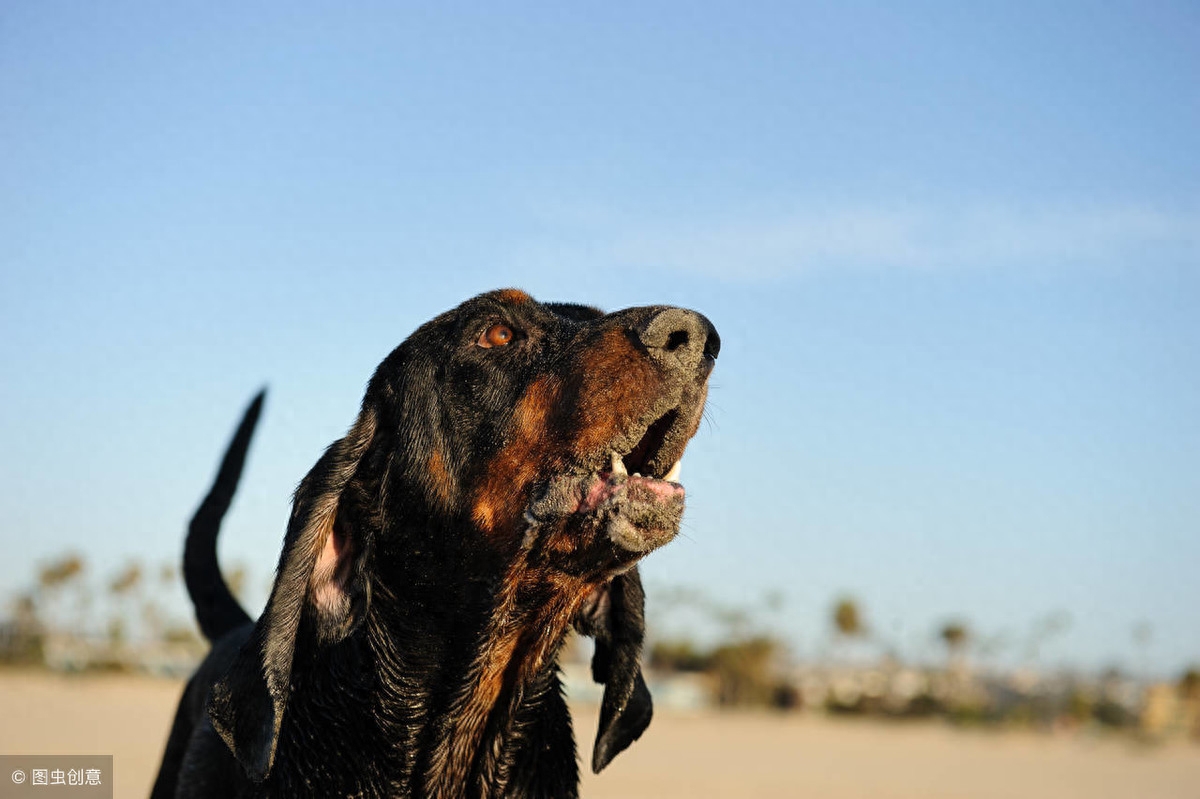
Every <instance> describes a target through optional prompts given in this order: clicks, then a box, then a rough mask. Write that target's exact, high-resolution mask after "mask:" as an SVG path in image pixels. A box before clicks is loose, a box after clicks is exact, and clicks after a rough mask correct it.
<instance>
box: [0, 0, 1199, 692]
mask: <svg viewBox="0 0 1200 799" xmlns="http://www.w3.org/2000/svg"><path fill="white" fill-rule="evenodd" d="M739 5H740V6H744V5H745V4H728V5H723V4H695V3H691V4H655V5H654V7H653V8H647V7H645V4H620V3H609V4H604V5H603V6H602V7H599V6H598V7H596V8H591V9H588V8H582V7H578V6H570V7H568V6H563V5H561V4H559V5H546V6H537V5H527V6H526V5H508V6H506V7H505V8H503V9H500V8H497V7H490V6H489V7H481V6H482V4H478V5H472V4H440V5H439V6H438V8H437V9H436V10H431V9H428V8H419V7H414V6H408V5H405V4H392V3H360V4H353V8H346V9H331V8H330V7H328V6H327V4H305V3H295V2H289V3H271V2H263V3H254V4H249V5H248V4H237V5H235V4H219V3H193V4H172V5H171V6H170V7H166V6H162V5H161V4H151V3H106V4H103V5H95V4H84V3H58V2H37V3H25V2H16V3H7V4H5V7H4V9H3V11H0V153H3V155H2V156H0V165H2V168H0V368H2V369H3V373H4V380H3V381H2V385H0V442H3V444H2V446H0V484H3V486H4V489H3V490H2V491H0V518H3V519H4V522H3V524H2V525H0V543H3V545H4V551H5V553H6V556H5V558H4V559H3V561H2V562H0V588H2V589H4V591H3V593H6V594H7V593H9V592H11V591H12V590H15V589H16V588H17V587H19V586H21V585H23V584H24V583H25V582H26V581H27V580H28V579H29V575H30V574H31V571H32V566H33V564H34V563H36V562H38V561H40V560H42V559H45V558H47V557H49V556H52V555H54V554H58V553H60V552H62V551H64V550H66V549H68V548H78V549H82V550H84V551H86V552H87V553H88V554H89V556H90V557H91V559H92V563H93V565H94V567H95V568H96V569H97V570H99V571H105V570H109V569H113V568H116V565H117V564H119V563H120V562H122V561H123V560H124V559H126V558H127V557H129V556H135V555H136V556H138V557H141V558H143V559H146V560H149V561H154V562H157V561H165V560H174V559H175V558H177V557H178V553H179V552H180V547H181V535H182V529H183V525H184V522H185V520H186V517H187V515H188V514H189V513H190V511H191V509H192V508H193V507H194V504H195V503H196V501H197V500H198V498H199V496H200V495H201V494H202V492H203V490H204V488H205V486H206V483H207V481H208V480H209V478H210V476H211V473H212V470H213V468H214V466H215V463H216V460H217V458H218V456H219V453H220V450H221V447H222V446H223V445H224V442H225V439H226V437H227V435H228V434H229V432H230V430H231V428H232V425H233V423H234V421H235V419H236V417H237V414H238V413H239V412H240V409H241V407H242V405H243V403H244V402H245V401H246V400H247V399H248V398H249V396H250V395H251V394H252V393H253V391H254V390H255V389H256V388H257V387H258V386H260V385H262V384H264V383H267V384H269V385H270V389H271V395H270V397H269V400H268V406H267V414H266V417H265V421H264V424H263V425H262V427H261V429H260V435H259V438H258V440H257V442H256V446H255V450H254V452H253V454H252V460H251V464H250V467H249V470H248V473H247V475H246V478H245V481H244V483H243V493H242V494H241V496H240V498H239V500H238V501H237V504H236V505H235V508H234V511H233V514H232V516H231V518H230V520H229V523H228V525H227V527H226V532H225V534H224V537H223V540H222V557H223V558H224V559H225V561H226V562H234V561H239V560H240V561H242V562H245V563H247V564H248V565H250V567H251V569H252V570H255V571H257V572H258V573H260V574H261V575H263V577H262V579H265V574H266V573H267V572H268V571H269V569H270V568H272V567H273V564H274V561H275V557H276V554H277V551H278V545H279V541H280V539H281V536H282V530H283V525H284V521H285V517H286V513H287V499H288V496H289V493H290V491H291V488H292V487H293V486H294V484H295V483H296V481H297V480H298V479H299V478H300V477H301V476H302V475H303V473H304V472H305V471H306V470H307V468H308V467H309V466H310V465H311V463H312V462H313V460H315V458H316V457H317V455H318V454H319V452H320V451H321V449H322V448H323V447H324V446H325V445H326V444H327V443H328V442H329V441H331V440H333V439H334V438H335V437H337V436H339V435H340V434H341V433H342V432H343V431H344V429H345V427H346V426H347V425H348V424H349V422H350V420H351V419H352V417H353V414H354V412H355V409H356V407H357V403H358V401H359V398H360V395H361V391H362V388H363V386H364V384H365V381H366V379H367V378H368V376H369V375H370V373H371V371H372V370H373V368H374V366H375V365H376V363H377V362H378V361H379V360H380V359H381V358H382V357H383V356H384V355H385V354H386V353H387V352H388V351H389V350H390V349H391V348H392V347H393V346H394V345H395V344H397V343H398V342H399V341H400V340H402V339H403V338H404V336H406V335H407V334H408V333H409V332H410V331H411V330H412V329H413V328H415V327H416V326H417V325H418V324H419V323H420V322H422V321H424V320H425V319H427V318H429V317H431V316H432V315H434V314H435V313H437V312H440V311H442V310H444V309H446V308H448V307H451V306H453V305H455V304H457V303H458V302H459V301H461V300H463V299H465V298H466V297H468V296H470V295H472V294H474V293H477V292H479V291H483V290H487V289H490V288H495V287H500V286H510V285H512V286H520V287H522V288H525V289H527V290H529V291H530V292H532V293H533V294H534V295H535V296H537V297H539V298H543V299H570V300H578V301H584V302H591V303H595V304H600V305H602V306H605V307H608V308H618V307H624V306H627V305H635V304H646V303H660V302H669V303H675V304H680V305H685V306H688V307H694V308H697V309H699V310H702V311H703V312H705V313H706V314H707V315H708V316H709V317H710V318H712V319H713V320H714V322H715V323H716V324H717V326H718V328H719V329H720V331H721V333H722V339H723V342H724V348H723V350H722V356H721V360H720V363H719V364H718V369H717V372H716V373H715V375H714V382H715V389H714V391H713V394H712V401H711V411H710V417H711V420H712V421H711V424H710V425H707V426H705V427H704V428H703V429H702V431H701V434H700V436H699V437H698V438H697V440H696V441H695V442H694V444H693V447H692V450H691V453H690V455H689V457H688V458H687V459H686V461H685V463H684V479H685V482H686V483H687V485H688V491H689V515H688V519H687V522H686V531H685V533H686V535H685V537H683V538H681V539H680V540H679V541H677V542H675V543H673V544H672V545H671V547H669V548H668V549H666V550H664V551H662V552H660V553H656V554H655V555H654V557H653V558H651V559H650V560H649V561H648V563H647V565H646V567H645V571H646V575H647V579H648V581H649V582H650V583H651V584H652V585H657V586H674V585H692V586H703V587H705V588H707V589H708V590H711V591H712V592H714V593H715V594H716V595H717V596H720V597H722V598H724V599H725V600H726V601H729V602H741V603H751V602H754V601H756V600H757V598H758V597H760V596H761V595H762V593H763V591H765V590H768V589H777V590H780V591H782V592H783V594H784V595H785V597H786V602H785V612H784V613H782V614H780V617H779V619H778V621H777V623H778V624H779V625H780V626H781V627H782V628H784V629H786V631H787V632H788V633H789V634H790V635H791V636H792V637H793V639H794V641H795V642H796V647H797V650H798V652H799V653H800V654H801V655H805V654H812V653H814V652H816V651H818V650H819V648H820V646H821V640H822V636H823V635H824V631H825V628H826V617H827V613H828V608H829V605H830V603H831V602H832V600H833V598H834V597H835V596H836V595H837V594H839V593H842V592H849V593H852V594H854V595H855V596H857V597H859V598H860V599H861V600H862V602H863V604H864V605H865V608H866V612H867V616H868V621H869V622H870V623H871V624H872V626H873V627H874V628H875V629H876V630H877V631H879V632H880V633H881V634H884V635H885V636H886V637H888V638H889V639H891V640H893V641H895V642H897V643H898V645H900V646H901V648H902V650H903V651H905V652H908V653H910V654H919V653H920V652H921V651H923V649H922V648H923V647H927V645H928V640H929V636H930V634H931V632H932V630H933V629H934V628H935V627H936V625H937V624H938V623H939V622H940V621H942V620H944V619H946V618H948V617H951V616H960V617H965V618H966V619H968V620H969V621H970V622H971V624H972V625H973V626H974V627H975V628H976V629H977V630H979V631H980V633H981V635H984V636H995V635H999V634H1006V635H1008V636H1009V637H1010V638H1013V639H1019V638H1021V637H1022V636H1023V635H1025V634H1026V633H1027V631H1028V630H1029V629H1030V628H1031V627H1032V626H1033V625H1034V624H1036V622H1037V620H1038V619H1040V618H1044V617H1045V616H1046V615H1047V614H1048V613H1052V612H1057V611H1065V612H1067V613H1069V614H1070V615H1071V618H1072V620H1073V621H1072V624H1071V627H1070V630H1069V631H1068V632H1067V633H1066V634H1065V635H1063V636H1062V637H1061V638H1060V639H1059V640H1058V641H1056V642H1055V643H1054V644H1053V645H1052V646H1049V647H1047V649H1046V651H1045V652H1044V653H1043V657H1044V659H1045V660H1046V661H1047V662H1049V663H1052V664H1058V663H1064V664H1074V665H1078V666H1082V667H1088V668H1095V667H1103V666H1106V665H1109V664H1117V663H1119V664H1124V665H1125V666H1127V667H1137V666H1138V665H1139V663H1141V664H1145V663H1149V665H1150V666H1151V667H1152V668H1154V669H1157V670H1160V671H1163V672H1166V671H1174V670H1177V669H1178V668H1180V667H1182V666H1183V665H1184V664H1185V663H1188V662H1196V661H1200V618H1198V612H1197V608H1200V580H1198V579H1197V577H1196V574H1197V571H1196V565H1197V564H1200V469H1198V468H1197V463H1198V455H1200V421H1198V420H1200V356H1198V355H1197V353H1200V321H1198V320H1200V314H1198V313H1197V310H1198V309H1200V159H1197V158H1196V156H1195V149H1196V145H1195V143H1196V142H1197V141H1200V94H1198V93H1197V92H1196V91H1195V87H1196V85H1197V81H1198V80H1200V49H1197V48H1196V46H1195V43H1196V42H1197V41H1200V12H1198V11H1197V9H1196V7H1195V6H1194V5H1192V4H1187V3H1158V2H1154V3H1145V2H1142V3H1136V4H1135V3H1091V4H1079V3H1059V4H1054V6H1055V7H1054V8H1047V7H1045V4H1034V3H1028V4H1026V3H996V4H981V3H975V4H970V5H964V4H957V3H944V4H942V3H915V4H906V5H904V6H903V7H901V6H900V5H899V4H892V3H889V4H870V3H865V4H864V3H848V4H847V3H839V4H808V5H803V4H796V3H783V4H769V3H762V4H754V6H753V8H745V7H739ZM260 581H261V580H260ZM1142 621H1149V622H1150V623H1152V624H1153V627H1154V635H1153V639H1152V641H1151V642H1150V644H1149V646H1148V648H1147V651H1146V653H1145V654H1143V655H1139V654H1137V653H1136V652H1135V651H1134V647H1133V644H1132V638H1131V630H1132V628H1133V626H1134V625H1135V624H1137V623H1139V622H1142ZM1014 657H1016V656H1015V655H1014Z"/></svg>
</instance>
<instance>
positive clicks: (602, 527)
mask: <svg viewBox="0 0 1200 799" xmlns="http://www.w3.org/2000/svg"><path fill="white" fill-rule="evenodd" d="M689 427H690V426H689V424H688V419H686V418H685V415H684V413H683V412H682V408H680V407H676V408H672V409H670V410H668V411H666V412H665V413H663V414H661V415H660V416H658V418H656V419H654V420H653V421H652V422H650V423H649V424H647V425H646V427H645V429H644V430H641V431H640V435H639V431H638V429H637V428H634V429H633V430H631V431H629V432H628V433H626V434H624V435H619V436H616V437H614V439H613V441H612V443H611V444H610V445H609V447H608V448H607V449H606V450H604V452H606V454H604V455H601V456H598V457H597V459H596V461H594V462H593V463H594V465H593V467H592V468H591V469H586V470H585V471H584V472H582V473H580V472H576V473H573V474H561V475H558V476H556V477H554V478H551V479H550V480H549V481H548V482H547V483H546V484H544V486H543V488H542V490H540V491H537V492H535V495H534V498H533V501H532V502H530V504H529V506H528V507H527V509H526V514H525V518H526V522H527V524H528V531H527V535H533V536H534V537H536V531H537V530H539V529H542V528H544V527H545V526H546V525H547V524H551V525H552V526H553V527H556V528H559V529H560V530H562V531H564V532H567V533H568V534H569V535H570V536H571V537H572V538H573V539H574V540H575V541H576V543H577V546H576V547H573V549H574V551H576V552H580V551H581V550H582V551H588V552H591V553H593V555H594V556H595V557H597V558H598V559H599V560H598V561H597V562H598V563H607V564H608V566H606V567H605V568H612V569H616V570H620V569H623V568H627V567H629V566H631V565H632V564H633V563H635V562H637V560H638V559H640V558H641V557H642V556H643V555H645V554H646V553H648V552H651V551H652V550H654V549H657V548H658V547H660V546H662V545H663V544H665V543H667V542H668V541H670V540H671V539H672V538H674V537H675V535H676V534H677V533H678V532H679V525H680V522H681V521H682V519H683V508H684V489H683V486H682V485H681V484H680V483H679V475H680V459H681V458H682V456H683V450H684V449H685V448H686V445H687V440H688V438H689V437H690V433H691V430H690V429H689ZM630 441H632V442H634V443H632V444H630V443H629V442H630ZM564 523H565V526H563V524H564ZM590 559H591V558H589V560H590Z"/></svg>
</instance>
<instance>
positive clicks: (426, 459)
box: [152, 289, 720, 799]
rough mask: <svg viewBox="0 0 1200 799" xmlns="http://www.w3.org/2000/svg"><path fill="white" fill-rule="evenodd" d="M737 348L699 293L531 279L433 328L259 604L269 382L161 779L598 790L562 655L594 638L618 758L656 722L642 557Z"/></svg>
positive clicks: (222, 790)
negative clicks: (254, 536)
mask: <svg viewBox="0 0 1200 799" xmlns="http://www.w3.org/2000/svg"><path fill="white" fill-rule="evenodd" d="M719 350H720V338H719V336H718V335H717V331H716V329H715V328H714V327H713V325H712V323H711V322H709V321H708V319H706V318H705V317H704V316H702V315H700V314H698V313H696V312H694V311H689V310H684V309H680V308H673V307H666V306H652V307H640V308H630V309H627V310H623V311H619V312H615V313H610V314H605V313H603V312H602V311H600V310H598V309H596V308H593V307H590V306H586V305H576V304H569V303H539V302H537V301H535V300H534V299H533V298H531V297H530V296H529V295H527V294H525V293H524V292H522V291H519V290H516V289H505V290H500V291H495V292H490V293H487V294H482V295H480V296H478V297H475V298H473V299H471V300H468V301H467V302H465V303H463V304H462V305H460V306H459V307H457V308H455V309H454V310H452V311H449V312H447V313H444V314H442V315H440V316H438V317H436V318H434V319H433V320H432V321H430V322H428V323H426V324H424V325H422V326H421V327H420V328H418V329H417V330H416V331H415V332H414V333H413V334H412V335H411V336H410V337H409V338H408V339H407V340H405V341H404V342H403V343H402V344H401V345H400V346H399V347H397V348H396V349H395V350H393V351H392V353H391V354H389V355H388V356H387V357H386V358H385V359H384V360H383V362H382V363H381V364H380V366H379V367H378V369H377V370H376V372H375V374H374V376H373V377H372V378H371V380H370V382H369V384H368V386H367V389H366V393H365V395H364V398H363V401H362V406H361V410H360V412H359V414H358V417H357V418H356V419H355V421H354V422H353V424H352V425H351V427H350V429H349V432H348V433H347V434H346V435H345V437H344V438H342V439H340V440H338V441H336V442H334V443H333V444H332V445H331V446H330V447H329V448H328V449H327V450H326V451H325V452H324V454H323V455H322V456H321V457H320V459H319V460H318V461H317V462H316V464H315V465H314V466H313V467H312V469H311V470H310V471H309V472H308V475H307V476H306V477H305V478H304V479H303V480H302V481H301V483H300V484H299V487H298V488H297V489H296V492H295V496H294V498H293V506H292V512H291V517H290V519H289V522H288V525H287V530H286V534H285V537H284V542H283V551H282V553H281V555H280V558H279V564H278V569H277V571H276V577H275V582H274V586H273V588H272V590H271V595H270V598H269V600H268V602H267V606H266V609H265V610H264V611H263V613H262V615H261V616H260V617H259V618H258V619H257V621H255V620H252V619H251V618H250V617H249V616H248V615H247V614H246V612H245V611H244V610H243V609H242V608H241V606H240V605H239V604H238V602H237V600H236V599H234V597H233V595H232V594H231V593H230V591H229V589H228V588H227V587H226V585H225V583H224V582H223V580H222V578H221V575H220V570H219V568H218V565H217V555H216V538H217V532H218V529H219V527H220V523H221V519H222V517H223V516H224V514H225V512H226V510H227V509H228V506H229V503H230V500H231V499H232V497H233V494H234V491H235V489H236V487H237V483H238V480H239V479H240V474H241V469H242V464H243V461H244V459H245V455H246V451H247V449H248V447H249V443H250V439H251V437H252V435H253V431H254V427H255V424H256V422H257V420H258V416H259V414H260V411H261V408H262V403H263V395H262V394H260V395H259V396H258V397H256V398H255V400H254V401H253V402H252V403H251V405H250V407H249V409H248V410H247V411H246V414H245V417H244V418H243V420H242V423H241V425H240V427H239V428H238V430H237V432H236V433H235V435H234V438H233V440H232V442H231V443H230V445H229V449H228V451H227V453H226V455H225V457H224V460H223V461H222V464H221V467H220V469H219V470H218V475H217V478H216V481H215V482H214V484H213V487H212V489H211V491H210V493H209V495H208V496H207V497H206V499H205V500H204V501H203V503H202V504H201V506H200V508H199V509H198V510H197V512H196V515H195V517H194V518H193V519H192V521H191V524H190V526H189V530H188V536H187V542H186V545H185V553H184V573H185V578H186V583H187V588H188V593H189V595H190V596H191V599H192V602H193V604H194V605H195V611H196V617H197V620H198V623H199V626H200V629H201V631H202V632H203V634H204V635H205V637H206V638H207V639H208V640H210V641H211V642H212V649H211V651H210V653H209V654H208V656H207V657H206V659H205V660H204V661H203V662H202V663H201V665H200V666H199V667H198V669H197V671H196V672H195V674H194V675H193V676H192V678H191V680H190V681H189V682H188V684H187V687H186V688H185V689H184V694H183V698H182V700H181V701H180V704H179V708H178V711H177V713H176V716H175V720H174V723H173V725H172V728H171V731H170V734H169V736H168V740H167V744H166V751H165V754H164V756H163V761H162V766H161V768H160V771H159V774H158V778H157V781H156V783H155V785H154V788H153V792H152V797H153V799H165V798H166V797H176V798H177V799H194V798H196V797H300V796H320V797H349V796H353V797H439V798H442V797H444V798H445V799H467V798H468V797H531V798H532V797H555V798H556V799H561V798H562V797H575V796H577V795H578V781H579V770H578V764H577V755H576V749H575V742H574V737H573V733H572V725H571V718H570V715H569V713H568V710H567V706H566V702H565V701H564V699H563V693H562V685H561V682H560V676H559V670H558V665H557V658H558V654H559V650H560V648H561V647H562V644H563V642H564V639H565V637H566V635H567V633H568V631H569V628H571V627H572V626H573V627H574V628H575V629H576V630H577V631H578V632H579V633H581V634H583V635H586V636H590V637H592V638H594V639H595V652H594V655H593V659H592V676H593V678H594V679H595V680H596V681H597V682H598V683H602V684H603V685H604V686H605V687H604V695H603V698H602V700H601V712H600V722H599V729H598V731H597V735H596V739H595V745H594V747H593V751H592V762H591V765H592V769H593V771H595V772H597V773H598V772H599V771H600V770H601V769H603V768H604V767H605V766H606V765H607V764H608V763H609V762H610V761H611V760H612V759H613V757H615V756H616V755H617V754H618V753H620V752H621V751H623V750H624V749H625V748H626V747H628V746H629V745H630V744H631V743H632V742H633V741H634V740H636V739H637V738H639V737H640V736H641V734H642V732H643V731H644V730H645V729H646V727H647V725H649V723H650V718H651V714H652V704H651V698H650V693H649V691H648V689H647V687H646V683H645V680H644V679H643V676H642V671H641V649H642V641H643V633H644V622H643V603H644V594H643V590H642V585H641V581H640V578H639V576H638V570H637V563H638V562H639V561H640V560H641V558H642V557H644V556H645V555H646V554H647V553H649V552H651V551H652V550H655V549H657V548H658V547H660V546H662V545H663V544H665V543H667V542H668V541H670V540H671V539H672V538H673V537H674V536H675V535H676V533H677V532H678V530H679V524H680V520H681V517H682V513H683V506H684V490H683V487H682V486H681V485H680V484H679V482H678V477H679V460H680V457H681V456H682V455H683V452H684V448H685V447H686V445H687V443H688V441H689V440H690V439H691V438H692V436H693V435H694V434H695V433H696V430H697V427H698V425H699V423H700V419H701V414H702V411H703V408H704V404H705V400H706V397H707V393H708V377H709V374H710V372H711V370H712V368H713V366H714V364H715V361H716V358H717V354H718V352H719Z"/></svg>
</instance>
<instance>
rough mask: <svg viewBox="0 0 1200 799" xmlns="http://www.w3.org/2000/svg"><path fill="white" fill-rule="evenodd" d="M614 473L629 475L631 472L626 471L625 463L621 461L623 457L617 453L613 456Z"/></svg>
mask: <svg viewBox="0 0 1200 799" xmlns="http://www.w3.org/2000/svg"><path fill="white" fill-rule="evenodd" d="M612 473H613V474H621V475H627V474H629V472H628V471H627V470H626V469H625V462H624V461H622V460H621V456H620V455H618V454H617V453H616V452H613V454H612Z"/></svg>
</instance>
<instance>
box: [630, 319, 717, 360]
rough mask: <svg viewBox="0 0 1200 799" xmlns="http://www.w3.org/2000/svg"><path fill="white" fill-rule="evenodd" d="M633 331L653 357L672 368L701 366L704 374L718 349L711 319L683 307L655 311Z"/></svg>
mask: <svg viewBox="0 0 1200 799" xmlns="http://www.w3.org/2000/svg"><path fill="white" fill-rule="evenodd" d="M636 333H637V335H638V338H639V339H640V340H641V342H642V344H643V345H644V346H645V347H646V350H647V351H648V352H649V353H650V356H651V357H652V358H654V359H655V360H656V361H658V362H659V363H661V364H663V365H664V366H668V367H672V368H683V369H687V370H692V369H697V368H700V369H704V370H705V372H706V373H707V371H708V370H710V369H712V366H713V362H714V361H716V359H717V353H719V352H720V351H721V337H720V336H718V335H717V329H716V328H715V327H713V324H712V322H710V321H708V319H707V318H705V317H704V316H703V315H702V314H698V313H696V312H695V311H688V310H685V309H683V308H662V309H660V310H657V311H655V312H654V313H653V314H652V315H651V316H650V317H649V318H648V319H646V320H645V321H644V322H642V324H641V325H639V326H638V327H637V329H636Z"/></svg>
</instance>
